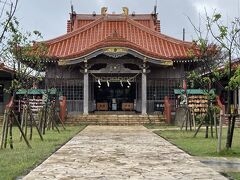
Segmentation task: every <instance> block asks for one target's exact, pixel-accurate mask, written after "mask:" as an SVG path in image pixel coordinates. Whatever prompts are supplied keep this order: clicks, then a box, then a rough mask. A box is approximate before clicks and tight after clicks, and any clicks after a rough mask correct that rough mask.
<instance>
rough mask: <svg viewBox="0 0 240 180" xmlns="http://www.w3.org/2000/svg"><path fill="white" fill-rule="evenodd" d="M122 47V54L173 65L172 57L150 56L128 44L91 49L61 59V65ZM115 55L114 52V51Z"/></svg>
mask: <svg viewBox="0 0 240 180" xmlns="http://www.w3.org/2000/svg"><path fill="white" fill-rule="evenodd" d="M114 48H116V49H122V50H124V51H121V52H120V56H124V55H127V54H130V55H133V56H135V57H137V58H139V59H142V60H143V61H146V62H151V63H154V64H159V65H164V66H172V65H173V61H172V59H169V58H168V59H167V58H156V57H152V56H148V55H146V54H143V53H142V52H139V51H138V50H136V49H132V48H128V47H126V46H105V47H102V48H98V49H97V50H94V51H91V52H90V53H88V54H85V55H83V56H79V57H74V58H69V59H60V60H59V61H58V64H59V65H73V64H78V63H81V62H86V61H88V60H90V59H92V58H95V57H97V56H98V55H101V54H105V55H106V53H108V52H107V51H108V49H114ZM113 55H114V53H113Z"/></svg>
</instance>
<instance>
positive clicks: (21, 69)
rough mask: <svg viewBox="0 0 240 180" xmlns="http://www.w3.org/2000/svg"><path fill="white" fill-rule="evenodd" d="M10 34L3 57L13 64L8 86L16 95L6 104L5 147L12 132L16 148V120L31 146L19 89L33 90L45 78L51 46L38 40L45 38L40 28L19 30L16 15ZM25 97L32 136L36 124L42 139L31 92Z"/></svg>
mask: <svg viewBox="0 0 240 180" xmlns="http://www.w3.org/2000/svg"><path fill="white" fill-rule="evenodd" d="M7 33H8V35H9V36H8V38H7V39H6V46H5V47H4V49H3V53H2V58H3V59H4V60H5V61H7V62H8V64H12V65H13V67H14V70H15V74H14V77H13V80H12V84H11V87H10V88H9V89H8V92H9V93H11V94H12V98H11V105H9V106H7V107H6V110H5V114H4V123H3V124H4V125H3V134H2V143H1V148H2V147H5V148H6V142H7V137H8V131H9V136H10V137H9V138H10V141H9V142H10V147H11V148H13V142H12V136H13V135H12V125H13V122H15V123H16V124H17V125H18V128H19V130H20V132H21V136H22V137H23V138H24V140H25V142H26V143H27V145H28V146H29V147H31V146H30V144H29V143H28V141H27V138H26V136H25V135H26V134H24V133H23V130H22V128H21V126H20V124H19V122H18V119H17V117H16V114H15V110H14V106H13V104H14V100H15V98H16V92H17V91H18V90H19V89H30V88H31V87H33V84H34V83H37V82H38V81H40V80H41V79H42V75H41V71H42V70H43V69H44V65H43V63H42V62H41V61H42V59H44V57H45V56H46V53H47V48H46V46H45V45H44V44H42V43H38V44H36V43H35V40H38V39H39V38H41V34H40V33H39V32H38V31H34V32H33V33H30V32H24V33H22V32H21V31H20V30H19V22H18V21H17V19H16V18H15V17H13V18H12V20H11V21H10V22H9V23H8V26H7ZM16 65H17V68H16ZM25 100H26V107H27V112H28V113H27V114H28V115H29V119H30V124H31V126H30V139H31V137H32V125H33V124H34V125H35V126H36V128H37V131H38V133H39V136H40V138H41V139H42V140H43V138H42V135H41V133H40V131H39V129H38V127H37V124H36V122H35V119H34V118H33V116H32V113H31V111H30V104H29V97H28V94H27V93H26V95H25ZM20 115H21V114H20ZM26 124H27V123H26ZM8 129H9V130H8Z"/></svg>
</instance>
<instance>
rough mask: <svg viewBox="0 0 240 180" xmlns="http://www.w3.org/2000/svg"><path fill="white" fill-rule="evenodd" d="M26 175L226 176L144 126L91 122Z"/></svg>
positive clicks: (168, 179) (154, 179)
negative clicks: (104, 124) (98, 124)
mask: <svg viewBox="0 0 240 180" xmlns="http://www.w3.org/2000/svg"><path fill="white" fill-rule="evenodd" d="M23 179H27V180H28V179H34V180H35V179H62V180H64V179H89V180H93V179H104V180H105V179H110V180H113V179H114V180H115V179H116V180H120V179H152V180H161V179H164V180H172V179H187V180H191V179H206V180H209V179H219V180H220V179H226V178H225V177H223V176H221V175H220V174H218V173H217V172H215V171H213V170H212V169H210V168H208V167H207V166H205V165H204V164H202V163H200V162H199V161H197V160H195V159H194V158H192V157H191V156H189V155H188V154H186V153H185V152H183V151H182V150H180V149H178V148H177V147H175V146H173V145H171V144H170V143H169V142H167V141H166V140H164V139H162V138H161V137H159V136H157V135H155V134H154V133H152V132H151V130H148V129H146V128H145V127H143V126H129V127H126V126H88V127H87V128H86V129H85V130H83V131H82V132H81V133H80V134H78V135H77V136H75V137H74V138H73V139H72V140H71V141H69V142H68V143H67V144H66V145H65V146H63V147H62V148H61V149H59V150H58V151H57V152H56V153H55V154H53V155H52V156H51V157H49V158H48V159H47V160H46V161H45V162H43V163H42V164H41V165H40V166H38V167H37V168H36V169H34V170H33V171H31V172H30V173H29V174H28V175H27V176H25V177H24V178H23Z"/></svg>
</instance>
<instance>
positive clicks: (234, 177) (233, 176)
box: [227, 172, 240, 180]
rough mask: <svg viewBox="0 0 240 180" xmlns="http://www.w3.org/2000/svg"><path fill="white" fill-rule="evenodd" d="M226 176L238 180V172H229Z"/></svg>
mask: <svg viewBox="0 0 240 180" xmlns="http://www.w3.org/2000/svg"><path fill="white" fill-rule="evenodd" d="M227 174H228V176H231V177H232V178H233V179H235V180H240V172H229V173H227Z"/></svg>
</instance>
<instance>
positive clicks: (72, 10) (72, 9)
mask: <svg viewBox="0 0 240 180" xmlns="http://www.w3.org/2000/svg"><path fill="white" fill-rule="evenodd" d="M70 3H71V13H72V14H73V12H74V8H73V4H72V1H71V2H70Z"/></svg>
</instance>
